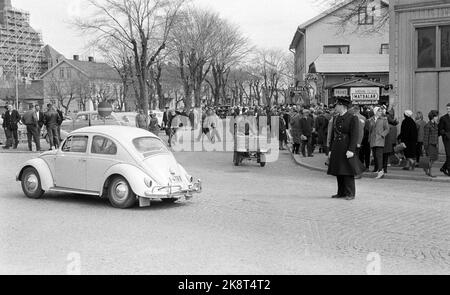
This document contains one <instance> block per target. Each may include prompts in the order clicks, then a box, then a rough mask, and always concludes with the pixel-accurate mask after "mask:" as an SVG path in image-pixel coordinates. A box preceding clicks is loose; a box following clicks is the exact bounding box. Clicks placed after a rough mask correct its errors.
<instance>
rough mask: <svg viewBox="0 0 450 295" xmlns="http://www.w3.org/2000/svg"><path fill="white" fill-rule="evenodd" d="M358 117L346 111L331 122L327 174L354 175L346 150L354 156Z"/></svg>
mask: <svg viewBox="0 0 450 295" xmlns="http://www.w3.org/2000/svg"><path fill="white" fill-rule="evenodd" d="M358 125H359V123H358V117H356V116H354V115H353V114H351V113H349V112H347V113H345V115H343V116H337V117H335V119H334V122H333V132H331V139H330V143H331V156H330V163H329V165H328V174H329V175H334V176H356V173H355V169H353V168H352V166H351V164H350V161H349V159H348V158H347V155H346V154H347V151H350V152H353V153H354V154H355V157H356V145H357V142H358V131H359V130H358V128H359V126H358Z"/></svg>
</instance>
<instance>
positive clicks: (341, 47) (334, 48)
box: [323, 45, 350, 54]
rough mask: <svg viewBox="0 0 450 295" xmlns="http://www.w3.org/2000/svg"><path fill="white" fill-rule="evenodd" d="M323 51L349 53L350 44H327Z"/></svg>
mask: <svg viewBox="0 0 450 295" xmlns="http://www.w3.org/2000/svg"><path fill="white" fill-rule="evenodd" d="M323 53H325V54H349V53H350V46H349V45H325V46H324V47H323Z"/></svg>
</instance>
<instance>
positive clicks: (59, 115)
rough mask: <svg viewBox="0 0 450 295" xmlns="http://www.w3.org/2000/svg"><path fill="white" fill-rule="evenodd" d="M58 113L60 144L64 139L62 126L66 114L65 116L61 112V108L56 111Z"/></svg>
mask: <svg viewBox="0 0 450 295" xmlns="http://www.w3.org/2000/svg"><path fill="white" fill-rule="evenodd" d="M56 112H57V113H58V140H59V142H61V141H62V138H61V125H62V122H63V121H64V114H63V112H62V111H61V109H60V108H59V107H58V109H57V110H56Z"/></svg>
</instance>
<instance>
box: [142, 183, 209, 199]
mask: <svg viewBox="0 0 450 295" xmlns="http://www.w3.org/2000/svg"><path fill="white" fill-rule="evenodd" d="M201 192H202V182H201V180H198V181H197V182H195V183H193V184H190V185H189V187H188V189H183V187H182V186H180V185H168V186H156V187H153V188H152V190H151V191H146V192H145V196H143V197H144V198H147V199H174V198H180V197H183V196H184V197H186V198H187V199H189V198H191V197H192V196H193V194H199V193H201Z"/></svg>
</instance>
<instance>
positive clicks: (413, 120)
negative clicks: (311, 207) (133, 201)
mask: <svg viewBox="0 0 450 295" xmlns="http://www.w3.org/2000/svg"><path fill="white" fill-rule="evenodd" d="M447 110H448V113H449V114H450V104H449V105H448V106H447ZM348 112H349V113H351V114H352V115H354V116H356V117H357V119H358V140H357V149H356V156H357V158H358V159H359V160H360V162H361V164H362V168H363V169H362V172H366V171H369V170H370V167H373V170H372V172H374V173H376V178H377V179H381V178H383V177H384V176H385V175H386V174H387V173H388V168H389V167H390V166H394V165H395V166H401V167H402V169H404V170H414V169H415V168H417V167H418V166H419V163H421V165H420V166H421V167H422V168H423V169H424V170H425V173H426V174H427V175H428V176H430V177H435V176H436V175H435V173H433V172H432V167H433V163H434V162H435V161H437V160H438V155H439V137H442V141H443V143H444V146H445V150H446V154H447V161H446V162H445V163H444V165H443V166H442V168H441V169H440V171H441V172H442V173H444V174H445V175H447V176H450V160H449V158H450V122H449V121H450V115H449V114H445V115H443V116H442V117H441V118H439V112H438V111H437V110H431V111H430V112H429V113H428V116H427V118H428V120H426V119H425V118H424V114H423V113H422V112H421V111H417V112H416V113H414V112H413V111H411V110H406V111H405V112H404V113H403V114H402V116H401V117H397V116H396V114H395V111H394V107H393V105H390V106H386V105H377V106H372V105H367V106H360V105H352V106H350V107H349V109H348ZM178 115H182V116H185V117H187V118H188V120H187V121H188V124H189V125H190V126H192V128H195V129H196V128H197V124H200V122H201V124H202V125H201V126H202V128H201V130H202V133H203V135H206V136H207V137H208V138H209V139H210V140H211V141H213V142H214V141H215V138H217V140H218V141H220V136H219V135H218V133H217V130H216V127H217V122H218V120H220V119H221V118H226V117H236V116H240V115H245V116H247V117H248V116H253V117H255V118H256V119H258V118H259V117H261V116H265V117H266V118H267V124H268V127H269V128H270V124H271V117H272V116H277V117H278V118H279V130H278V134H279V140H280V150H284V149H286V148H287V143H288V141H290V142H291V143H292V148H293V153H295V154H301V155H302V156H303V157H314V153H315V151H316V150H318V152H319V153H323V154H326V155H328V153H329V149H330V147H331V143H330V138H331V135H332V132H333V121H334V118H336V117H337V115H338V111H337V110H336V105H329V106H326V105H323V104H320V105H312V106H305V105H297V104H289V105H287V104H286V105H275V106H272V107H261V106H251V107H248V106H235V107H227V108H223V107H204V108H202V111H201V116H202V117H201V121H200V118H199V119H198V120H197V119H196V115H195V110H193V109H191V110H190V111H181V112H180V111H175V110H169V109H168V108H166V110H165V112H164V118H163V126H161V127H162V128H163V129H165V130H166V133H167V135H168V136H169V138H170V137H171V136H172V135H173V134H174V132H175V131H176V129H177V128H178V127H179V126H173V124H172V119H173V118H174V117H175V116H178ZM200 136H201V134H200V135H199V137H198V138H197V140H199V139H200ZM169 144H170V139H169ZM424 162H427V163H425V164H424ZM360 177H361V175H357V178H360Z"/></svg>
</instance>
